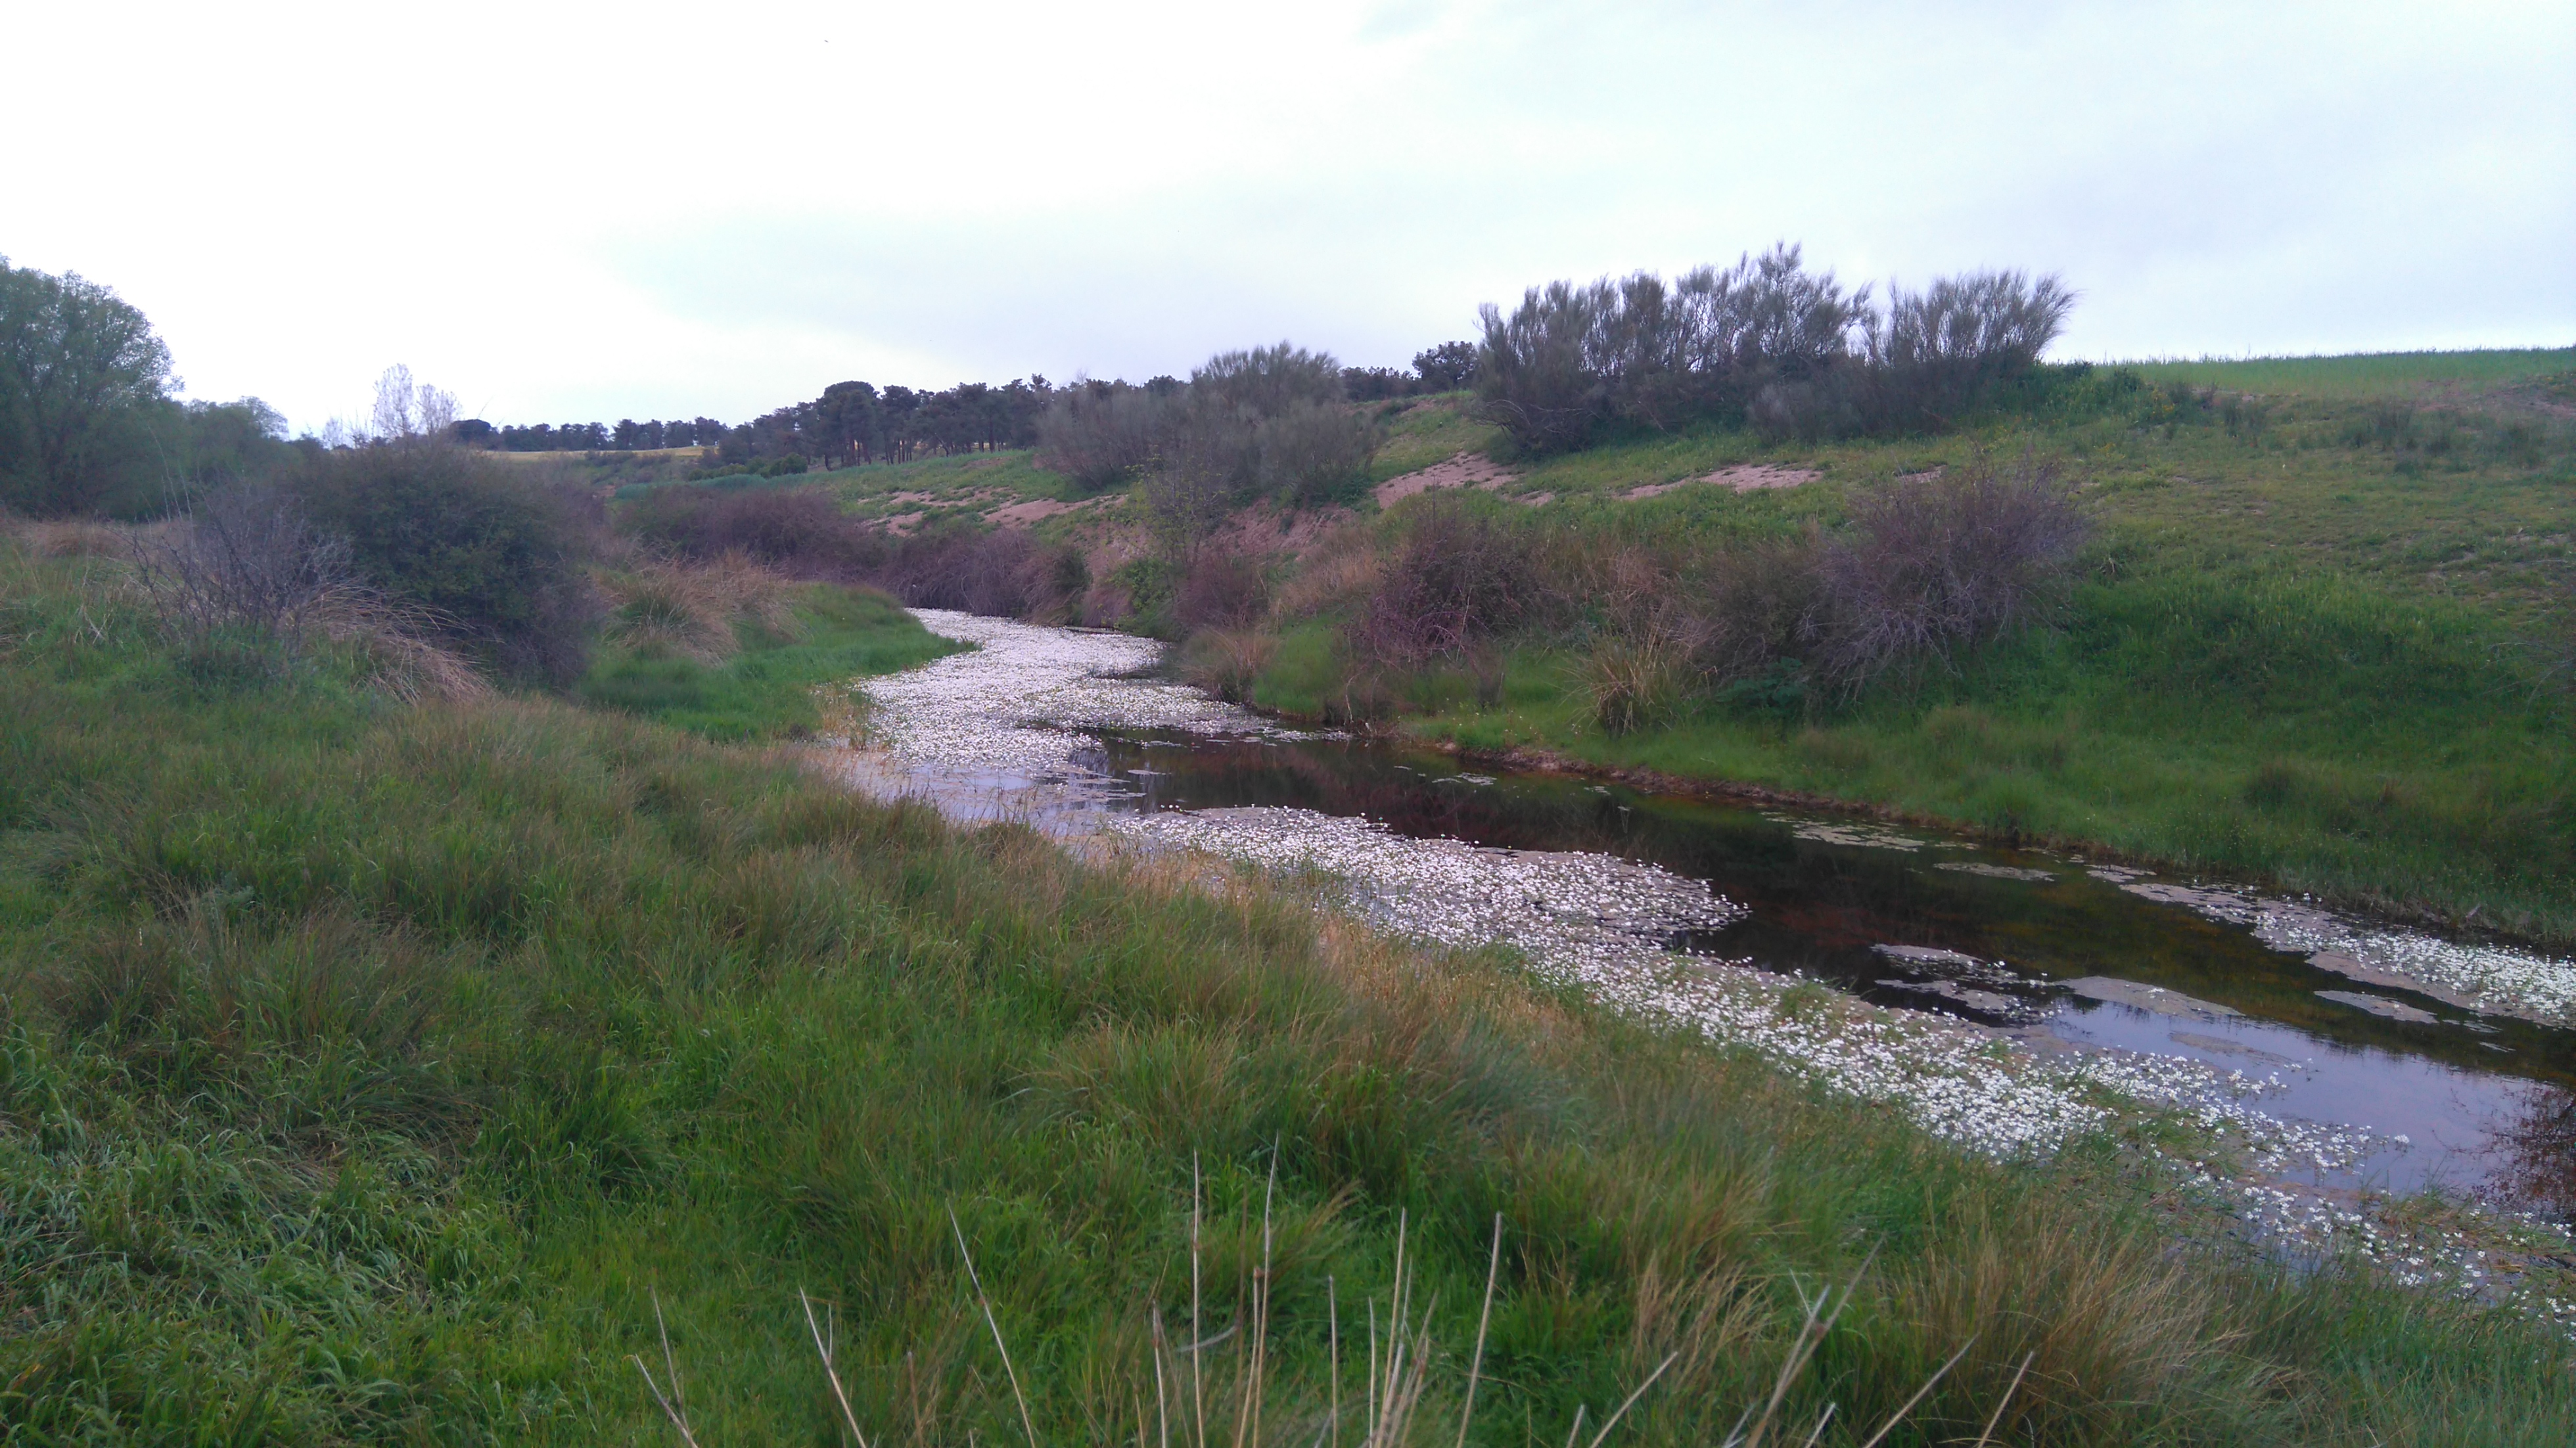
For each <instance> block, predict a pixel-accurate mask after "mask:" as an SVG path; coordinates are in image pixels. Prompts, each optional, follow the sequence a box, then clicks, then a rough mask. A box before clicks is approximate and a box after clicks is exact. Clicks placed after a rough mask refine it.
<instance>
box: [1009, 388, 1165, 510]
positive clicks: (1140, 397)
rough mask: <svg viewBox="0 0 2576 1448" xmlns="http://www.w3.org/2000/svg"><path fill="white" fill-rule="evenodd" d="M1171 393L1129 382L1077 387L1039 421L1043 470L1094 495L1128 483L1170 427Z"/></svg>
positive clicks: (1066, 391) (1067, 390) (1050, 405)
mask: <svg viewBox="0 0 2576 1448" xmlns="http://www.w3.org/2000/svg"><path fill="white" fill-rule="evenodd" d="M1173 408H1174V404H1173V401H1172V399H1171V397H1170V396H1169V395H1168V394H1161V393H1156V392H1154V391H1152V390H1149V389H1147V388H1143V387H1134V386H1130V385H1128V384H1126V383H1123V382H1121V383H1107V382H1102V383H1077V384H1075V385H1074V386H1071V387H1068V388H1065V389H1064V390H1062V391H1060V392H1058V393H1057V394H1056V395H1055V398H1054V400H1053V401H1051V402H1049V403H1048V404H1047V410H1046V411H1045V412H1044V413H1043V414H1041V415H1040V416H1039V418H1038V457H1037V460H1038V465H1039V466H1041V467H1045V468H1050V469H1053V470H1054V471H1056V472H1059V473H1062V474H1064V475H1065V476H1066V477H1069V478H1071V479H1073V481H1074V482H1075V484H1076V485H1078V486H1080V487H1082V488H1085V489H1090V490H1097V489H1100V488H1106V487H1110V486H1113V485H1115V484H1117V483H1121V482H1124V481H1126V480H1127V478H1128V477H1129V476H1131V475H1132V474H1133V473H1134V472H1135V471H1136V470H1137V469H1138V468H1140V467H1143V466H1144V465H1145V464H1146V463H1147V462H1148V461H1150V460H1151V459H1152V458H1153V456H1154V454H1155V452H1156V450H1157V449H1158V447H1159V446H1160V444H1161V441H1162V437H1163V434H1164V432H1165V431H1167V430H1168V428H1169V426H1170V423H1171V414H1172V412H1173Z"/></svg>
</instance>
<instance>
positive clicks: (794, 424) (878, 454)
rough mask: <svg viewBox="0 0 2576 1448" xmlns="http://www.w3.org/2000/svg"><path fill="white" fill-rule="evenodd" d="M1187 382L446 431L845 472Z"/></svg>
mask: <svg viewBox="0 0 2576 1448" xmlns="http://www.w3.org/2000/svg"><path fill="white" fill-rule="evenodd" d="M1245 355H1251V354H1245ZM1330 360H1331V359H1329V358H1326V359H1325V361H1326V362H1330ZM1476 365H1477V347H1476V344H1475V343H1473V342H1444V343H1442V344H1440V345H1439V346H1437V347H1432V348H1427V349H1425V350H1424V351H1422V352H1420V353H1418V354H1416V355H1415V357H1414V359H1413V369H1412V370H1411V371H1409V372H1406V371H1399V370H1397V369H1395V368H1392V367H1337V368H1334V369H1333V370H1335V371H1336V372H1337V373H1338V375H1339V377H1340V387H1339V390H1338V391H1336V392H1334V393H1333V400H1334V401H1336V402H1339V401H1343V400H1348V401H1352V402H1377V401H1382V400H1385V399H1389V398H1398V397H1414V396H1419V395H1422V394H1425V393H1433V392H1454V391H1457V390H1458V389H1460V388H1463V387H1466V386H1468V385H1469V384H1470V383H1471V382H1473V381H1474V379H1475V376H1476ZM1310 370H1311V369H1310ZM1318 375H1320V374H1318ZM1186 386H1187V384H1185V383H1183V382H1182V381H1181V380H1180V379H1179V378H1176V377H1169V376H1164V377H1156V378H1153V379H1152V380H1150V381H1147V382H1145V383H1142V384H1131V383H1128V382H1125V381H1118V382H1092V381H1078V382H1076V383H1074V384H1073V385H1072V386H1071V387H1067V388H1058V387H1056V386H1055V385H1054V384H1052V383H1050V382H1048V381H1047V379H1046V378H1044V377H1042V376H1037V375H1034V374H1033V375H1031V376H1030V377H1028V378H1027V379H1026V380H1022V379H1019V378H1013V379H1012V380H1011V381H1009V382H1005V383H1002V384H1000V385H999V386H995V385H993V384H990V383H983V382H964V383H960V384H958V385H957V386H955V387H951V388H949V389H947V390H946V391H942V392H928V391H921V390H917V389H914V388H910V387H886V388H883V389H880V388H877V387H875V386H872V385H870V384H869V383H865V382H836V383H833V384H832V385H831V386H829V387H827V388H824V389H823V395H822V396H820V397H817V398H815V399H813V400H812V401H810V402H799V403H796V404H794V405H793V406H789V407H782V408H780V409H778V410H777V411H775V412H771V413H768V414H766V415H764V416H761V417H758V418H755V419H753V420H752V421H750V422H746V423H741V424H738V425H735V426H732V427H727V426H726V425H725V424H723V423H721V422H718V421H717V420H716V419H714V418H712V417H697V418H686V419H682V418H673V419H671V420H669V421H667V422H666V421H662V420H659V419H654V420H648V421H644V422H637V421H635V420H633V419H632V418H621V419H619V420H618V421H617V422H615V423H614V424H610V423H601V422H566V423H542V422H541V423H536V424H534V425H531V426H524V427H522V426H506V427H499V428H496V427H494V426H493V425H492V424H490V423H488V422H485V421H483V420H481V419H480V418H469V419H467V420H465V421H462V422H459V423H457V424H455V427H454V435H455V437H456V439H457V440H458V441H460V442H463V443H465V444H467V445H469V446H474V447H486V448H489V447H498V448H500V449H503V450H504V451H508V452H554V451H571V452H627V451H638V450H646V449H654V448H675V447H712V448H717V449H719V450H720V452H721V455H722V457H723V459H724V461H725V462H727V463H729V464H752V463H760V462H765V461H770V460H774V459H778V458H786V457H800V458H810V459H813V460H814V461H816V462H818V463H820V464H822V465H823V466H825V467H845V466H848V465H850V464H852V463H867V462H908V461H910V460H912V459H914V458H918V457H935V456H943V455H946V454H950V453H965V452H989V451H992V450H994V449H996V448H1018V447H1032V446H1036V445H1037V444H1038V442H1039V438H1040V431H1041V422H1040V419H1041V418H1042V417H1043V416H1045V415H1046V413H1047V412H1048V411H1049V410H1050V409H1051V408H1056V409H1061V408H1062V407H1064V406H1067V405H1074V406H1078V405H1080V404H1079V402H1078V401H1075V399H1079V398H1088V397H1091V396H1095V395H1100V394H1102V393H1103V392H1104V391H1106V392H1112V393H1117V392H1126V391H1136V392H1140V393H1142V394H1144V395H1146V396H1150V397H1165V396H1170V395H1172V394H1174V393H1176V392H1178V391H1179V390H1181V389H1182V388H1184V387H1186Z"/></svg>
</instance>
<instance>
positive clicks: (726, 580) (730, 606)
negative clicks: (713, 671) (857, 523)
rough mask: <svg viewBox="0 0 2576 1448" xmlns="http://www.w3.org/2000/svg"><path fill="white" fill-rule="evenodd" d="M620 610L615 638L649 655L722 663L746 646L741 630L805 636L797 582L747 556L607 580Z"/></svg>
mask: <svg viewBox="0 0 2576 1448" xmlns="http://www.w3.org/2000/svg"><path fill="white" fill-rule="evenodd" d="M602 586H603V587H604V588H605V589H606V590H607V592H608V595H609V597H610V599H611V601H612V604H613V608H612V611H611V612H610V614H609V618H608V624H607V627H606V629H605V630H604V631H605V633H606V634H607V636H608V637H609V638H610V639H611V640H613V641H615V642H617V643H622V644H624V645H626V646H627V647H629V648H631V649H634V650H635V651H636V652H638V653H642V654H661V655H671V656H676V657H679V658H683V659H687V660H689V661H691V662H692V663H698V664H708V665H713V664H720V663H723V662H724V661H725V660H727V659H729V658H732V657H733V656H734V654H735V653H736V652H738V651H739V650H740V649H741V647H742V645H741V640H740V639H739V638H738V637H737V636H736V634H735V625H737V624H747V625H750V626H752V627H755V628H758V629H761V630H763V631H764V632H767V633H770V634H773V635H777V636H779V637H783V638H789V639H793V638H796V637H798V634H799V629H798V625H797V623H796V617H795V613H794V610H793V608H792V607H791V599H790V594H789V590H790V589H791V588H792V587H793V585H792V583H791V582H790V581H789V580H788V579H787V578H785V577H783V576H781V575H780V574H778V573H776V572H773V571H772V570H770V569H768V568H765V567H763V566H762V565H761V564H759V563H757V562H754V561H753V560H752V559H751V558H749V557H748V556H746V555H744V554H741V553H727V554H724V555H722V556H721V557H718V558H716V559H714V560H712V561H710V562H705V563H689V562H684V561H679V560H672V559H662V560H648V561H644V562H640V563H638V564H636V565H635V566H634V567H632V568H631V569H629V570H628V571H626V572H624V573H622V574H618V575H615V576H612V577H610V578H608V579H605V580H603V581H602Z"/></svg>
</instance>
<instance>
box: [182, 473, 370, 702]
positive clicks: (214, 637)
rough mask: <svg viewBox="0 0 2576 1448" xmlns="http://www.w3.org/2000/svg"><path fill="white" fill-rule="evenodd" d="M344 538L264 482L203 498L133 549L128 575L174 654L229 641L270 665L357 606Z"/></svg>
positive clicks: (358, 593)
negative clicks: (182, 517)
mask: <svg viewBox="0 0 2576 1448" xmlns="http://www.w3.org/2000/svg"><path fill="white" fill-rule="evenodd" d="M349 559H350V548H349V542H348V540H347V539H345V538H341V537H338V536H335V535H331V534H326V533H323V532H320V531H318V530H316V529H315V528H314V527H313V525H312V523H311V522H310V521H309V520H308V519H307V518H306V517H305V514H304V509H303V508H302V507H301V506H300V505H299V504H298V503H297V502H296V501H295V500H294V499H293V498H292V497H289V496H286V495H284V494H282V493H280V492H279V491H278V490H277V489H276V488H274V487H270V486H251V485H245V486H242V487H237V488H229V489H226V490H224V491H222V492H219V493H216V494H213V495H212V496H210V497H207V498H205V499H202V500H200V501H199V503H198V504H197V507H196V508H195V510H194V511H193V512H192V513H191V514H190V515H189V517H188V518H187V520H186V521H185V522H183V523H181V524H180V525H178V527H177V528H176V529H175V530H169V531H164V532H163V534H162V536H161V537H160V538H158V539H156V540H154V541H151V542H148V543H143V544H141V545H140V546H138V547H137V549H136V556H135V562H136V574H137V577H138V578H139V579H140V581H141V582H142V584H143V588H144V592H145V594H146V595H147V596H148V597H149V598H150V599H151V601H152V609H153V612H154V613H155V614H156V615H157V616H158V617H159V619H160V622H161V626H162V629H163V631H164V632H165V633H166V634H168V635H170V636H171V638H172V640H173V642H174V643H175V644H177V645H178V646H179V648H180V649H181V650H182V651H183V653H186V654H190V655H203V654H204V653H205V652H206V651H208V650H209V649H212V648H214V647H216V646H217V644H218V641H219V640H224V639H227V638H229V639H231V640H232V641H234V642H235V643H237V644H241V645H244V646H247V647H249V648H250V649H252V650H254V651H256V652H257V653H259V654H262V655H265V656H267V657H268V659H269V661H270V662H272V663H274V664H276V665H281V666H282V665H284V664H286V663H289V662H291V661H292V660H293V659H294V658H295V657H296V656H297V655H298V654H300V653H301V652H302V651H303V647H304V644H305V641H306V638H307V636H308V635H310V634H312V633H314V632H315V631H316V630H318V629H320V628H322V627H323V626H324V625H325V624H326V623H327V622H328V621H329V619H330V618H331V617H333V616H335V615H339V614H345V613H347V612H349V611H350V610H352V609H353V608H355V607H359V606H362V604H363V599H364V590H363V589H361V588H360V587H359V585H358V583H357V580H356V578H355V576H354V575H353V574H352V572H351V571H350V563H349Z"/></svg>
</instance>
